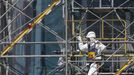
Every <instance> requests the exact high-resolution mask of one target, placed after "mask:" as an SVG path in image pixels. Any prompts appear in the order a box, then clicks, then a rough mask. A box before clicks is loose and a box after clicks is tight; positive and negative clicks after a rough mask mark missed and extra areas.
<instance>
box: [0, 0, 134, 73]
mask: <svg viewBox="0 0 134 75" xmlns="http://www.w3.org/2000/svg"><path fill="white" fill-rule="evenodd" d="M35 1H36V0H28V3H27V5H26V6H25V7H24V8H19V7H17V5H16V4H17V3H18V2H21V1H19V0H0V2H1V3H0V5H1V6H2V5H3V6H4V8H1V9H3V13H2V12H0V14H1V16H0V24H1V26H2V24H3V25H5V26H3V27H1V28H0V34H1V35H2V36H0V39H1V40H0V45H1V47H0V49H1V50H3V49H4V48H5V47H6V45H9V44H12V43H13V42H12V41H11V40H12V39H13V38H14V36H16V35H17V34H19V33H20V31H21V30H22V29H23V28H25V27H26V25H27V24H29V23H30V22H32V21H33V20H34V19H36V16H34V17H31V16H29V14H28V13H26V12H25V9H27V8H28V7H29V6H31V5H33V4H32V3H34V2H35ZM54 1H57V0H54ZM58 6H59V7H62V12H63V18H64V24H65V28H63V29H65V30H64V31H65V33H64V38H63V37H61V36H60V35H59V34H58V32H56V31H55V30H53V28H50V27H49V26H47V25H45V24H44V22H42V21H41V22H40V23H39V25H38V26H39V27H41V28H43V29H45V30H46V31H48V32H50V33H51V34H52V35H54V36H55V37H56V38H57V41H53V40H50V41H30V42H29V41H19V42H18V41H17V42H15V44H17V45H16V46H15V47H14V48H12V50H13V51H12V52H9V54H8V55H4V54H5V53H4V54H2V56H1V63H0V65H1V67H0V74H3V75H34V74H30V71H27V70H28V69H26V68H28V67H27V66H28V65H29V63H28V62H29V61H28V60H29V59H28V60H26V59H25V60H26V63H25V64H26V65H25V67H24V69H26V70H25V72H21V71H20V69H17V68H14V66H16V62H14V60H15V61H17V60H16V58H30V60H31V61H32V58H35V59H34V60H36V58H40V59H41V58H48V59H51V60H53V58H57V59H58V58H60V57H62V58H64V64H63V65H62V66H58V65H56V66H54V67H53V65H52V66H51V67H52V69H50V70H49V69H47V68H46V67H44V66H43V67H41V68H40V67H39V68H38V69H42V70H40V71H41V72H40V73H36V74H35V75H53V74H54V75H55V74H58V75H87V71H88V67H87V65H85V64H86V63H89V62H94V61H91V60H83V59H82V58H83V57H86V55H85V54H82V53H80V52H77V49H78V45H77V43H78V41H77V40H76V37H77V36H78V35H81V36H83V40H84V38H85V37H84V36H85V35H86V33H87V32H88V31H95V32H96V33H97V39H98V40H100V41H101V42H102V43H104V44H105V45H107V50H105V51H104V52H103V54H102V55H103V56H104V57H103V60H102V61H99V62H102V64H101V65H100V67H99V68H98V69H100V68H101V70H100V72H99V74H100V75H111V74H113V75H114V74H115V73H116V72H117V71H118V69H120V68H121V67H122V66H123V64H124V63H125V62H127V61H128V59H129V58H131V57H134V54H133V53H134V49H133V46H134V45H133V44H134V42H133V40H134V33H133V32H132V29H131V27H133V23H134V21H133V19H131V15H132V16H133V14H132V13H131V12H134V11H133V9H134V2H133V0H122V1H117V0H62V1H61V3H60V5H58ZM57 8H58V7H57ZM57 8H55V10H57ZM13 10H16V11H17V13H16V16H15V17H13V15H11V14H12V13H13ZM33 12H35V11H33ZM52 12H53V11H52ZM20 16H21V17H22V16H23V17H26V18H27V21H25V22H24V23H22V25H18V26H17V25H15V24H16V23H17V22H18V21H20V20H21V19H20ZM11 17H12V18H11ZM3 19H4V20H6V21H7V22H4V21H3ZM12 26H13V27H12ZM14 27H15V28H16V29H15V28H14ZM36 29H37V27H35V29H33V31H34V30H35V31H36ZM33 33H34V32H32V33H29V34H33ZM27 36H29V37H34V36H33V35H27ZM36 37H40V36H36ZM22 40H24V39H23V38H22ZM84 42H87V41H84ZM44 44H47V45H49V44H51V45H53V44H58V45H61V47H60V49H61V50H59V51H56V50H53V51H51V52H52V53H50V54H44V55H43V54H38V53H37V54H36V51H33V52H32V51H30V54H27V52H26V53H22V54H21V55H20V54H17V51H14V49H15V48H17V47H20V48H17V49H20V51H21V48H22V47H21V46H19V45H30V46H31V45H35V46H36V45H44ZM24 47H25V46H24ZM28 47H29V46H28ZM26 48H27V47H26ZM36 49H37V48H36ZM62 49H63V50H62ZM34 52H35V53H34ZM10 53H11V54H10ZM10 58H11V59H10ZM40 59H37V62H36V63H35V64H37V63H38V61H41V60H40ZM10 61H12V62H10ZM31 61H30V62H31ZM44 61H45V60H44ZM56 61H57V60H56ZM56 61H53V62H56ZM131 61H132V60H131ZM9 62H10V64H8V63H9ZM42 62H43V61H42ZM49 63H51V62H49ZM56 63H57V62H56ZM107 65H110V66H107ZM127 65H128V66H127V67H126V68H125V69H126V70H124V71H123V72H122V74H123V75H126V74H129V75H133V74H134V71H133V70H134V67H133V64H132V63H131V64H127ZM45 66H46V65H45ZM2 69H3V70H2ZM33 71H35V68H33ZM42 71H43V72H42ZM117 75H119V74H117Z"/></svg>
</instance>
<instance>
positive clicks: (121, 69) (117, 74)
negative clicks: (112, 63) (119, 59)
mask: <svg viewBox="0 0 134 75" xmlns="http://www.w3.org/2000/svg"><path fill="white" fill-rule="evenodd" d="M133 60H134V57H131V58H130V59H129V60H128V62H126V63H125V64H124V65H123V66H122V67H121V68H120V69H119V70H118V71H117V72H116V73H115V75H120V74H121V72H122V71H123V70H125V69H126V68H127V67H128V66H129V65H130V64H131V63H132V62H133Z"/></svg>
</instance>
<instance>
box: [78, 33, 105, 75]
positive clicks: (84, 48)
mask: <svg viewBox="0 0 134 75" xmlns="http://www.w3.org/2000/svg"><path fill="white" fill-rule="evenodd" d="M92 34H93V35H92ZM86 37H87V38H89V39H90V43H89V44H90V46H91V47H92V46H95V48H96V49H97V53H96V55H98V56H96V57H95V59H101V56H100V55H101V52H102V51H103V50H104V49H105V48H106V46H105V45H104V44H102V43H101V42H99V41H98V40H96V39H95V38H96V36H95V33H94V32H93V31H90V32H89V33H88V34H87V36H86ZM77 39H78V40H79V44H78V45H79V49H80V50H82V51H85V52H88V51H89V50H88V43H85V44H84V43H83V42H82V39H81V37H80V36H78V37H77ZM97 74H98V72H97V64H96V63H92V64H91V65H90V69H89V71H88V75H97Z"/></svg>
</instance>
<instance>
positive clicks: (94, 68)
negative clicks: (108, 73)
mask: <svg viewBox="0 0 134 75" xmlns="http://www.w3.org/2000/svg"><path fill="white" fill-rule="evenodd" d="M97 73H98V72H97V64H96V63H92V64H91V65H90V69H89V71H88V75H97Z"/></svg>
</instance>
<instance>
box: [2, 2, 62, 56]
mask: <svg viewBox="0 0 134 75" xmlns="http://www.w3.org/2000/svg"><path fill="white" fill-rule="evenodd" d="M59 3H60V0H53V2H52V3H51V4H50V5H49V6H48V8H46V9H45V10H44V11H43V12H42V13H40V14H39V15H38V16H37V17H36V18H35V19H34V20H33V22H32V23H29V25H28V26H27V27H26V28H25V29H24V30H22V31H21V32H20V34H18V35H17V36H16V37H15V38H14V39H13V40H12V42H11V43H10V44H8V45H7V46H6V47H5V48H4V49H3V50H2V51H1V54H0V55H1V56H3V55H5V54H6V53H7V52H9V51H10V50H11V49H12V48H13V46H14V45H15V44H16V43H17V42H19V41H20V40H21V39H22V38H23V37H24V36H25V35H26V34H28V33H29V32H30V31H31V30H32V29H33V28H34V27H35V26H36V25H37V24H38V23H39V22H40V21H41V20H42V19H43V18H44V17H45V16H46V15H48V14H49V13H50V12H51V11H52V9H53V8H54V7H55V6H56V5H58V4H59Z"/></svg>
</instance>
